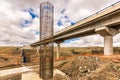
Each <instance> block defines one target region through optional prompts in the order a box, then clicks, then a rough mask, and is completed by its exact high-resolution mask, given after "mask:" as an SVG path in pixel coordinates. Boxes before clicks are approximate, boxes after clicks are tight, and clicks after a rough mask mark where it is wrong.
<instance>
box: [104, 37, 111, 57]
mask: <svg viewBox="0 0 120 80" xmlns="http://www.w3.org/2000/svg"><path fill="white" fill-rule="evenodd" d="M104 55H113V36H105V37H104Z"/></svg>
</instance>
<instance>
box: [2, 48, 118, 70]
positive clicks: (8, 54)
mask: <svg viewBox="0 0 120 80" xmlns="http://www.w3.org/2000/svg"><path fill="white" fill-rule="evenodd" d="M21 52H22V50H21V49H20V47H0V69H2V68H3V67H4V68H5V67H6V68H7V67H16V66H17V67H18V66H20V64H21V58H22V57H21ZM25 53H26V54H29V55H27V56H29V58H30V61H28V64H38V62H39V53H36V50H35V49H33V50H25ZM114 54H115V55H119V54H120V48H119V47H115V48H114ZM81 55H84V56H89V55H94V56H95V55H97V56H102V55H103V48H102V47H61V51H60V59H59V60H65V59H72V58H73V59H74V58H76V57H78V56H81ZM55 56H56V47H54V59H55V60H56V57H55ZM108 58H110V57H108Z"/></svg>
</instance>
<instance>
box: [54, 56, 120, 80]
mask: <svg viewBox="0 0 120 80" xmlns="http://www.w3.org/2000/svg"><path fill="white" fill-rule="evenodd" d="M56 68H58V69H59V70H61V71H62V72H63V73H65V74H66V76H63V75H60V74H57V75H55V77H54V79H53V80H120V55H116V56H97V55H93V56H90V55H89V56H88V55H85V56H79V57H77V58H76V59H74V60H73V61H68V62H64V63H61V64H60V65H58V66H57V67H56Z"/></svg>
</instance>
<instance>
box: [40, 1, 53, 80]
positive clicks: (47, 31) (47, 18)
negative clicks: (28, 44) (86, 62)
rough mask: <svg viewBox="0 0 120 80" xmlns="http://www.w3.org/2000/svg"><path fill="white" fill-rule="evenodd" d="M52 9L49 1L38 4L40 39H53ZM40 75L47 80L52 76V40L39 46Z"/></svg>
mask: <svg viewBox="0 0 120 80" xmlns="http://www.w3.org/2000/svg"><path fill="white" fill-rule="evenodd" d="M53 10H54V7H53V5H52V4H51V3H50V2H43V3H41V4H40V41H43V40H44V39H46V38H48V37H49V38H51V40H53V14H54V13H53ZM40 48H41V49H40V77H41V78H42V79H44V80H48V79H49V78H52V77H53V42H52V43H49V44H47V43H45V44H44V45H41V46H40Z"/></svg>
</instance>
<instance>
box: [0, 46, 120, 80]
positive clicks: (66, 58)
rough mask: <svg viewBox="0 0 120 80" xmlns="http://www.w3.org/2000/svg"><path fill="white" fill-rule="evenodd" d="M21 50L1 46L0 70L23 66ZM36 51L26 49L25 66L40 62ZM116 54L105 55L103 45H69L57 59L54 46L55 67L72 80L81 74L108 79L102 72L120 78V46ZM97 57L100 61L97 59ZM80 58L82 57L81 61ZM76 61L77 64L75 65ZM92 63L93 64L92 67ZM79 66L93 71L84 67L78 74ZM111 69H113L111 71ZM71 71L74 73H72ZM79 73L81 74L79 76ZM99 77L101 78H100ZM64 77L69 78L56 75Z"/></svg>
mask: <svg viewBox="0 0 120 80" xmlns="http://www.w3.org/2000/svg"><path fill="white" fill-rule="evenodd" d="M21 52H22V50H21V49H20V47H0V70H3V69H10V68H16V67H21V61H22V56H21ZM36 52H37V51H36V50H35V49H33V50H25V53H26V56H28V58H29V60H28V61H27V63H26V64H25V66H30V65H36V64H39V53H36ZM114 54H115V55H113V56H104V55H103V48H102V47H68V48H67V47H61V51H60V58H59V60H57V59H56V47H54V60H55V62H54V67H55V68H57V69H59V70H61V71H62V72H64V73H65V74H67V75H68V76H69V77H71V79H70V80H74V79H75V80H78V79H79V78H80V76H82V78H80V79H81V80H85V79H89V78H90V80H107V79H106V78H105V77H106V76H104V75H101V74H100V73H103V74H105V75H107V77H109V75H111V77H110V78H111V79H109V80H119V79H120V75H118V74H120V72H119V71H120V65H119V64H120V48H119V47H115V48H114ZM97 58H98V60H99V62H96V61H95V60H96V59H97ZM78 59H80V61H79V60H78ZM81 59H82V61H81ZM87 59H88V61H87ZM98 60H97V61H98ZM77 61H79V62H77ZM111 61H113V62H111ZM74 62H75V65H74V66H73V63H74ZM76 62H77V63H76ZM93 63H95V64H93ZM102 63H103V64H102ZM90 65H92V66H91V67H90ZM77 66H83V67H87V68H88V69H90V70H93V72H90V73H89V72H88V71H87V72H86V69H84V68H83V69H82V70H83V72H84V70H85V73H83V72H82V73H81V72H78V73H79V74H78V73H76V71H78V70H77V68H76V67H77ZM93 67H95V68H93ZM107 67H108V68H107ZM74 70H75V71H74ZM109 70H110V71H111V72H110V73H109ZM71 72H72V73H74V74H72V73H71ZM112 74H114V75H115V76H117V77H113V76H114V75H112ZM77 75H79V77H78V76H77ZM86 75H89V76H91V77H87V76H86ZM99 75H100V76H99ZM13 77H14V76H13ZM99 77H100V78H101V79H98V78H99ZM16 78H17V77H16ZM62 78H64V80H67V79H65V77H64V76H61V75H55V77H54V80H62Z"/></svg>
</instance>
